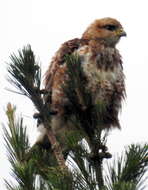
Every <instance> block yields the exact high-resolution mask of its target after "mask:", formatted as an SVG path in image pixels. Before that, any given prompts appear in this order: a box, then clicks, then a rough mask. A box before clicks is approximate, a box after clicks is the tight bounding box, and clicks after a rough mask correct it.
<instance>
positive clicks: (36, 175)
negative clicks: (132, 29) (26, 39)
mask: <svg viewBox="0 0 148 190" xmlns="http://www.w3.org/2000/svg"><path fill="white" fill-rule="evenodd" d="M10 58H11V62H10V64H9V67H8V73H9V79H8V80H9V82H10V83H11V84H12V85H14V86H15V87H16V88H17V90H18V91H17V93H20V94H23V95H25V96H27V97H28V98H30V99H31V101H32V102H33V104H34V106H35V108H36V109H37V111H38V114H35V117H37V118H38V116H39V115H41V116H42V122H43V124H44V126H45V127H46V129H48V140H49V142H50V144H51V147H50V148H49V149H44V148H42V147H41V146H34V147H30V144H29V139H28V135H27V132H26V129H27V128H26V126H24V124H23V118H17V116H16V114H15V109H16V108H15V107H14V106H12V105H11V104H10V103H9V104H8V105H7V111H6V114H7V117H8V129H7V128H6V127H4V133H5V135H4V139H5V144H6V148H7V152H8V159H9V162H10V163H11V166H12V171H11V175H12V177H13V178H14V179H15V180H16V184H15V185H13V184H12V183H10V182H8V181H6V187H7V189H8V190H42V189H45V190H84V189H85V190H98V189H99V190H127V189H128V190H136V189H138V190H140V189H141V188H142V187H143V184H144V183H143V176H144V174H145V173H146V170H147V166H148V145H147V144H144V145H139V144H137V145H134V144H132V145H130V146H129V147H127V148H126V150H125V151H124V153H123V154H122V155H121V156H120V157H118V158H117V159H114V161H113V164H108V167H107V171H106V172H104V164H103V160H104V159H109V158H111V157H112V156H111V154H110V153H109V152H108V150H107V147H106V142H107V131H102V130H101V129H100V130H98V129H97V128H96V121H99V123H100V124H101V122H102V121H101V118H102V117H101V114H102V110H103V109H105V106H104V105H103V104H102V103H101V102H98V105H97V106H96V107H93V106H92V102H91V93H90V92H89V91H87V90H85V88H84V83H83V81H84V80H83V77H84V76H83V70H82V68H81V64H80V59H79V57H77V56H73V55H67V56H65V62H66V63H67V67H68V71H67V72H68V75H69V78H70V80H69V81H68V83H67V86H63V89H64V90H65V93H66V94H67V97H68V98H69V101H70V102H71V106H69V107H68V108H67V113H68V112H69V111H70V112H71V111H72V112H73V115H74V117H73V119H72V122H74V123H75V125H76V127H77V128H78V129H79V131H80V133H79V134H68V136H67V139H65V141H66V142H67V144H68V146H69V147H70V150H71V151H70V152H68V156H67V158H66V157H65V154H64V153H63V152H62V149H61V147H60V143H59V142H58V140H57V139H56V137H55V135H54V133H53V131H52V129H51V123H50V120H51V115H50V113H51V110H50V107H49V105H48V106H47V105H46V103H45V102H44V100H43V96H44V94H45V93H46V91H45V90H44V89H43V90H42V89H40V87H41V68H40V66H39V64H38V63H37V61H36V60H35V55H34V53H33V51H32V50H31V46H30V45H28V46H26V47H24V48H23V49H22V50H21V51H19V53H18V55H15V54H12V55H11V56H10ZM76 66H77V67H76ZM75 68H76V69H77V72H74V71H75ZM92 129H93V130H92ZM81 136H82V137H86V138H85V139H84V138H83V139H82V138H81ZM87 138H88V139H89V140H90V141H91V147H89V145H88V144H87ZM92 147H93V148H92ZM90 150H91V151H90Z"/></svg>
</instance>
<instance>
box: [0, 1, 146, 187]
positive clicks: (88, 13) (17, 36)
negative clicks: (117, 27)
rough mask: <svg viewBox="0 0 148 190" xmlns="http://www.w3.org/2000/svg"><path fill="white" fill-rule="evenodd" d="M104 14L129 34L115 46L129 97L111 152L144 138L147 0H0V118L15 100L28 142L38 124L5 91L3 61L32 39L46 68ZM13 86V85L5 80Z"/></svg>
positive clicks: (1, 158)
mask: <svg viewBox="0 0 148 190" xmlns="http://www.w3.org/2000/svg"><path fill="white" fill-rule="evenodd" d="M102 17H113V18H116V19H118V20H119V21H120V22H121V23H122V25H123V27H124V28H125V31H126V32H127V38H124V39H121V41H120V43H119V44H118V49H119V50H120V53H121V54H122V57H123V62H124V72H125V75H126V90H127V99H126V101H125V103H124V106H123V110H122V113H121V118H120V121H121V125H122V130H121V131H119V130H114V131H112V132H111V134H110V136H109V139H108V147H109V150H110V152H111V153H117V152H120V151H121V150H123V148H124V146H126V145H128V144H131V143H137V142H147V140H148V130H147V129H148V124H147V120H148V115H147V113H148V85H147V82H148V1H147V0H130V1H129V0H122V1H120V0H73V1H72V0H53V1H52V0H1V1H0V26H1V27H0V123H2V122H3V123H5V124H6V117H5V114H4V110H5V107H6V104H7V102H10V101H11V102H12V103H13V104H15V105H17V108H18V113H22V116H23V117H24V120H25V123H26V124H27V125H28V131H29V134H31V135H30V139H31V142H32V143H33V142H34V141H35V137H36V134H37V133H36V127H35V121H32V115H33V113H34V112H35V109H34V107H33V105H32V103H31V102H30V101H29V100H27V99H26V98H25V97H23V96H19V95H16V94H12V93H10V92H8V91H6V90H5V88H6V87H7V86H8V85H9V84H8V83H7V81H6V76H7V72H6V68H7V64H6V62H9V55H10V54H11V53H12V52H17V50H18V49H20V48H22V47H23V46H24V45H26V44H28V43H29V44H31V46H32V49H33V51H34V52H35V54H36V56H37V59H39V60H40V61H41V63H42V70H43V73H44V72H45V71H46V69H47V67H48V65H49V62H50V60H51V57H52V56H53V55H54V53H55V51H56V50H57V49H58V48H59V46H60V44H61V43H63V42H64V41H66V40H69V39H72V38H75V37H81V34H82V33H83V31H84V30H85V29H86V27H87V26H88V25H89V24H90V23H91V22H93V20H95V19H97V18H102ZM9 87H10V88H11V86H10V85H9ZM0 131H1V132H0V172H1V175H0V189H3V190H4V189H5V188H4V186H3V182H2V178H8V176H9V175H8V173H9V172H10V170H9V165H8V162H7V161H6V152H5V149H4V145H3V141H2V127H1V128H0Z"/></svg>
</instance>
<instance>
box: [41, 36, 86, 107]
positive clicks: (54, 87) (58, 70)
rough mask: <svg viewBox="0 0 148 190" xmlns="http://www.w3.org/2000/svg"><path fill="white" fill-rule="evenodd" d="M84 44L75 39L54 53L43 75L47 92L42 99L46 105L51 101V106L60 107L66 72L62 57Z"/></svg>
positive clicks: (83, 41) (80, 40) (82, 41)
mask: <svg viewBox="0 0 148 190" xmlns="http://www.w3.org/2000/svg"><path fill="white" fill-rule="evenodd" d="M85 43H86V41H85V40H82V39H78V38H75V39H72V40H69V41H67V42H65V43H64V44H62V46H61V47H60V49H59V50H58V51H57V52H56V54H55V56H54V57H53V59H52V61H51V64H50V65H49V68H48V70H47V72H46V74H45V80H44V83H45V90H46V91H47V92H48V93H47V95H45V97H44V99H45V102H46V103H47V102H50V103H51V101H52V104H54V105H58V104H60V105H61V103H62V102H64V101H61V99H62V98H64V97H63V96H64V94H63V89H62V85H61V84H62V83H63V81H64V80H65V70H66V65H65V64H63V63H64V56H65V55H67V54H72V53H73V52H74V51H75V50H76V49H78V48H79V47H80V46H82V45H84V44H85ZM61 106H62V105H61ZM54 107H55V106H54Z"/></svg>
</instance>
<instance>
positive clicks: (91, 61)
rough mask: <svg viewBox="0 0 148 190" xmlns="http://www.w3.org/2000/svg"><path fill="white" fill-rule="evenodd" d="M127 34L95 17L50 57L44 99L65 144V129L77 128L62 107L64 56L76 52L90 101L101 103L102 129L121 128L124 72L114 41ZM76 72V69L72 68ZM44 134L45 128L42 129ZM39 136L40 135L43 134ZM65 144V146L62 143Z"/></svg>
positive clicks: (116, 24)
mask: <svg viewBox="0 0 148 190" xmlns="http://www.w3.org/2000/svg"><path fill="white" fill-rule="evenodd" d="M122 36H126V33H125V31H124V29H123V27H122V25H121V24H120V22H119V21H117V20H116V19H113V18H102V19H97V20H95V21H94V22H93V23H92V24H91V25H90V26H88V28H87V29H86V30H85V32H84V33H83V34H82V37H81V38H75V39H72V40H69V41H67V42H65V43H63V44H62V45H61V47H60V49H59V50H58V51H57V52H56V54H55V56H54V57H53V59H52V61H51V63H50V65H49V68H48V70H47V72H46V76H45V89H46V91H47V92H49V95H46V97H45V101H46V103H47V104H48V102H49V104H50V106H51V108H52V110H54V111H55V112H56V114H55V115H53V116H52V119H51V126H52V129H53V131H54V133H55V135H56V136H57V138H58V139H59V141H60V142H61V144H64V142H65V141H66V135H65V134H67V132H68V131H71V130H74V131H75V130H76V127H75V126H74V124H72V123H71V122H70V118H71V115H69V116H68V117H65V114H66V110H65V107H66V106H68V105H69V99H68V97H67V95H66V93H65V91H64V89H63V85H65V84H66V83H67V81H68V79H67V78H68V76H67V64H66V62H65V59H64V57H65V55H77V56H79V57H80V60H81V67H82V70H83V74H84V76H85V79H86V81H87V82H86V84H85V88H86V89H88V90H89V92H90V93H91V97H92V104H93V105H97V104H98V102H102V103H103V105H104V106H105V109H104V110H105V111H104V113H102V117H103V119H102V121H103V122H102V124H101V126H99V125H98V127H101V128H102V129H112V128H120V123H119V119H118V114H119V111H120V109H121V103H122V100H123V98H124V97H125V84H124V78H125V77H124V73H123V66H122V60H121V55H120V54H119V51H118V50H117V49H116V44H117V43H118V42H119V40H120V38H121V37H122ZM75 71H76V70H75ZM43 133H44V134H45V135H46V132H45V130H44V132H43ZM44 134H43V135H42V137H43V136H44ZM63 146H64V145H63Z"/></svg>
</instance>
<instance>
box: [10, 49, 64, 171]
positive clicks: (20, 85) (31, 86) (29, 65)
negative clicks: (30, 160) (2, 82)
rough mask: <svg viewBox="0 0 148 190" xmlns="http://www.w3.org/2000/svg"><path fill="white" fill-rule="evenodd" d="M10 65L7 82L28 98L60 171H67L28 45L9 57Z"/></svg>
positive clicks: (37, 70) (38, 73)
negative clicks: (43, 128) (41, 125)
mask: <svg viewBox="0 0 148 190" xmlns="http://www.w3.org/2000/svg"><path fill="white" fill-rule="evenodd" d="M10 58H11V63H10V64H9V67H8V72H9V74H10V77H9V79H8V80H9V82H10V83H11V84H13V85H14V86H15V87H16V88H17V89H18V90H19V93H22V94H23V95H25V96H27V97H29V98H30V99H31V101H32V102H33V103H34V105H35V107H36V108H37V110H38V111H39V113H40V114H41V115H42V117H43V125H44V127H45V128H47V129H48V134H47V135H48V139H49V142H50V143H51V145H52V146H53V152H54V155H55V157H56V159H57V162H58V164H59V166H60V167H61V169H62V170H63V169H64V170H65V169H66V170H67V167H66V165H65V160H64V157H63V154H62V149H61V147H60V145H59V143H58V142H57V140H56V137H55V135H54V134H53V132H52V130H51V127H50V107H49V105H48V106H47V105H45V104H44V102H43V98H42V96H41V91H42V90H40V84H41V70H40V67H39V65H38V63H37V62H36V61H35V56H34V53H33V51H32V50H31V47H30V45H28V46H27V47H24V48H23V50H22V51H19V55H18V56H16V55H15V54H13V55H11V56H10Z"/></svg>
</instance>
